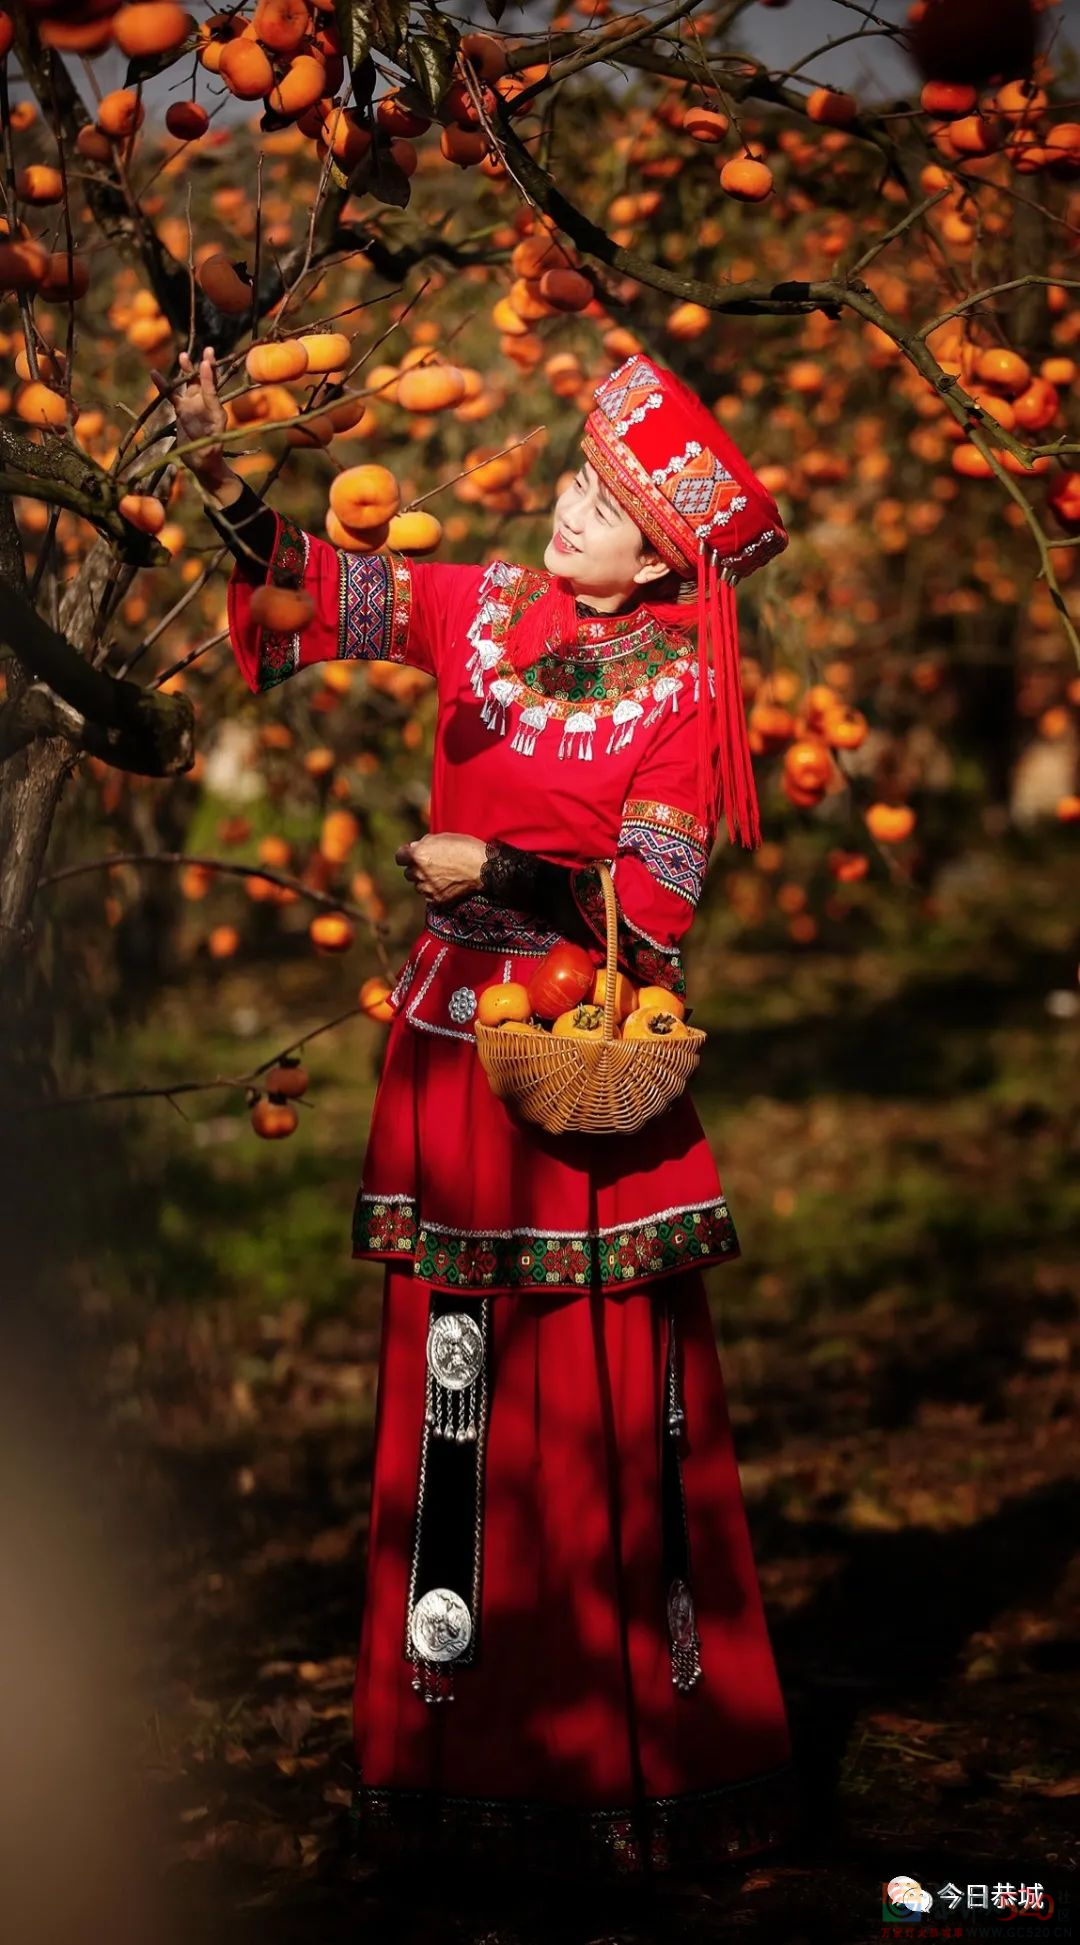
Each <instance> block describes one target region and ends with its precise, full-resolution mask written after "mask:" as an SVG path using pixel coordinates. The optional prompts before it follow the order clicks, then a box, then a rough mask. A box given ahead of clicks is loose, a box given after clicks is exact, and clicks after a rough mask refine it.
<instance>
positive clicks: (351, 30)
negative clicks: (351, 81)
mask: <svg viewBox="0 0 1080 1945" xmlns="http://www.w3.org/2000/svg"><path fill="white" fill-rule="evenodd" d="M371 15H372V9H371V7H369V6H368V5H367V4H366V0H334V22H335V24H336V26H337V30H338V34H339V36H340V38H341V51H342V53H343V54H344V56H345V59H346V61H347V62H348V64H349V68H350V71H351V70H352V69H353V68H358V67H360V66H361V64H362V63H363V62H364V61H366V59H367V57H368V53H369V51H370V48H371V40H372V19H371Z"/></svg>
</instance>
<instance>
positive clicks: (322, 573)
mask: <svg viewBox="0 0 1080 1945" xmlns="http://www.w3.org/2000/svg"><path fill="white" fill-rule="evenodd" d="M245 494H249V489H245ZM267 519H269V520H270V521H271V522H272V526H271V527H268V526H267V525H266V524H265V523H266V520H267ZM215 524H216V525H217V526H218V527H219V530H220V531H221V532H222V533H223V534H225V535H226V538H229V536H228V534H227V533H226V527H227V525H228V526H231V527H232V529H233V532H234V536H235V537H234V538H233V539H230V540H229V544H230V546H231V548H232V551H233V554H234V565H233V569H232V573H231V574H230V576H229V584H228V590H227V595H226V606H227V614H228V622H229V640H230V642H231V645H232V649H233V653H234V655H235V657H236V662H237V666H238V667H239V670H240V673H241V675H242V676H243V678H244V681H245V682H246V683H247V686H248V688H249V689H250V690H251V692H252V694H253V695H261V694H263V693H264V692H265V691H266V690H267V689H272V688H274V687H275V686H276V685H277V684H278V683H279V682H285V681H287V679H288V677H289V676H291V675H296V674H297V673H298V672H299V671H300V670H301V669H305V668H310V667H311V666H312V664H313V663H316V662H334V661H364V662H408V663H409V664H410V665H411V666H412V667H413V668H418V669H423V670H424V672H425V674H427V675H432V676H436V677H437V676H438V674H439V671H440V668H441V666H442V664H443V661H444V658H445V655H446V653H447V651H448V648H449V646H450V645H451V644H452V643H453V642H454V641H455V640H457V639H459V637H460V635H461V633H462V631H463V629H464V627H465V626H466V625H467V621H468V617H469V615H470V614H471V612H472V609H473V608H474V607H475V602H476V593H477V589H478V587H479V584H480V580H481V578H482V574H483V569H481V568H478V567H466V566H458V565H455V564H453V563H450V562H443V561H414V560H410V559H408V558H406V557H405V556H404V555H399V554H352V553H348V552H346V551H345V550H344V549H342V548H339V547H333V546H331V544H330V542H329V541H328V540H322V539H320V538H319V536H318V535H317V534H311V533H308V532H306V531H305V529H304V528H302V527H298V526H297V524H296V522H295V521H293V520H290V519H289V518H288V517H287V515H285V514H282V513H279V512H278V511H277V509H276V508H270V507H267V506H266V505H265V503H264V502H263V501H261V500H259V498H258V496H257V495H256V494H250V497H249V498H248V497H245V495H241V497H240V499H239V500H237V501H234V503H233V505H232V506H231V507H230V508H228V509H227V511H226V512H224V513H223V512H219V513H218V515H217V517H216V519H215ZM256 536H257V537H258V538H259V539H260V541H261V544H260V546H259V547H258V548H256V546H255V545H254V537H256ZM262 587H277V588H282V589H287V590H293V591H296V592H302V593H303V594H306V595H307V596H308V597H309V598H310V602H311V608H310V611H309V612H308V613H307V614H306V615H305V616H303V617H302V618H300V619H299V620H296V619H295V618H294V617H292V616H288V615H287V616H286V617H285V620H284V625H282V626H280V627H275V626H273V625H271V623H269V622H267V621H265V620H264V621H262V622H260V621H259V620H258V619H257V617H256V614H255V613H253V611H252V602H253V598H254V596H255V594H256V591H257V590H258V589H260V588H262Z"/></svg>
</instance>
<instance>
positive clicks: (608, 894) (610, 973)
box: [596, 858, 619, 1040]
mask: <svg viewBox="0 0 1080 1945" xmlns="http://www.w3.org/2000/svg"><path fill="white" fill-rule="evenodd" d="M596 868H597V871H598V873H599V876H600V889H601V891H602V892H603V894H604V925H605V933H606V939H605V952H606V960H605V965H604V1039H605V1040H614V1038H615V986H616V970H617V967H616V961H617V958H618V950H617V940H618V924H619V915H618V907H617V905H616V903H615V887H614V885H613V884H612V882H611V873H610V871H609V870H608V868H607V865H606V864H605V863H604V860H603V858H597V860H596Z"/></svg>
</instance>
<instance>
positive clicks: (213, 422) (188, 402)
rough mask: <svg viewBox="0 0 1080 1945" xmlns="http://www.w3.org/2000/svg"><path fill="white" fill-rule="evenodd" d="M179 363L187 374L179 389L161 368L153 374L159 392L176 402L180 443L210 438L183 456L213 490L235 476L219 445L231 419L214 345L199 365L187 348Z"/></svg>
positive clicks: (172, 402) (208, 346)
mask: <svg viewBox="0 0 1080 1945" xmlns="http://www.w3.org/2000/svg"><path fill="white" fill-rule="evenodd" d="M179 364H180V370H181V373H182V375H183V376H182V379H181V382H180V384H179V385H178V386H176V387H175V389H173V388H170V386H169V384H168V382H167V381H166V379H165V378H163V377H162V374H161V373H160V372H159V371H151V374H150V375H151V377H152V378H153V381H154V383H155V385H156V386H157V388H158V391H159V392H160V393H161V394H162V396H163V397H167V398H168V399H169V400H170V402H171V404H172V408H173V412H174V414H175V417H176V430H177V437H178V440H179V443H180V445H182V446H186V445H189V444H191V443H193V442H194V441H195V440H203V439H205V440H207V441H208V443H207V444H206V445H202V446H200V447H199V450H198V452H193V453H190V454H182V455H181V457H182V459H183V463H184V465H185V466H187V467H188V469H189V470H190V471H191V472H192V473H194V475H195V477H196V479H198V480H201V481H202V484H203V485H204V486H205V487H207V488H208V489H209V490H210V491H213V489H214V488H215V487H217V486H220V485H221V483H222V481H223V480H225V479H230V478H232V477H234V475H233V474H232V473H231V472H230V469H229V467H228V466H227V465H226V463H225V450H224V447H223V446H221V445H220V444H215V439H216V438H218V437H220V435H221V434H222V433H223V432H224V431H225V430H226V427H227V425H228V420H227V418H226V416H225V407H224V406H223V405H222V403H221V400H220V399H219V397H218V389H217V385H218V380H217V364H216V361H215V358H214V348H213V346H212V345H207V347H206V349H205V351H204V352H203V355H202V357H201V359H200V360H199V364H198V367H196V366H195V365H193V364H192V362H191V359H190V358H189V356H188V354H187V352H186V351H182V352H181V353H180V358H179Z"/></svg>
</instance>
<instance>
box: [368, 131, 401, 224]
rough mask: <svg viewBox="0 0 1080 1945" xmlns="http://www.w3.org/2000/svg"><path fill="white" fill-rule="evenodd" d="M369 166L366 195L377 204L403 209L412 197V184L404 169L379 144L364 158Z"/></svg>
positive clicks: (387, 150)
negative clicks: (373, 198) (388, 204)
mask: <svg viewBox="0 0 1080 1945" xmlns="http://www.w3.org/2000/svg"><path fill="white" fill-rule="evenodd" d="M365 160H366V161H367V162H368V163H369V164H370V175H369V178H368V185H367V186H368V194H369V195H371V196H374V197H375V199H376V201H377V202H380V203H392V204H393V206H394V208H395V209H405V208H406V207H407V205H408V201H409V197H410V196H411V195H412V184H411V183H410V181H409V178H408V176H407V175H406V174H405V171H404V169H402V168H401V167H400V165H399V164H398V163H397V162H395V161H394V158H393V156H392V155H391V154H390V151H389V149H386V148H383V146H382V144H381V143H380V144H379V146H378V147H377V148H374V149H373V150H372V151H371V154H370V155H369V156H367V157H365Z"/></svg>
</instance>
